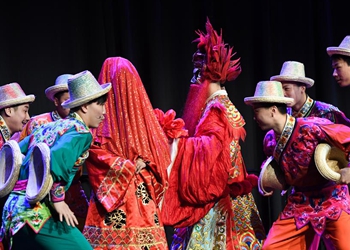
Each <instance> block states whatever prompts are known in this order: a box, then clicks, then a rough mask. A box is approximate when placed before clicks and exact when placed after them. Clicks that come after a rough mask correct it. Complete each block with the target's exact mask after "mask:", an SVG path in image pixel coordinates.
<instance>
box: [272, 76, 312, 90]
mask: <svg viewBox="0 0 350 250" xmlns="http://www.w3.org/2000/svg"><path fill="white" fill-rule="evenodd" d="M270 80H271V81H279V82H281V83H282V82H300V83H304V84H305V85H306V87H307V88H311V87H312V86H314V83H315V81H314V80H313V79H311V78H309V77H293V76H283V75H277V76H271V77H270ZM282 84H283V83H282Z"/></svg>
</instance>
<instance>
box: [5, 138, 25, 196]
mask: <svg viewBox="0 0 350 250" xmlns="http://www.w3.org/2000/svg"><path fill="white" fill-rule="evenodd" d="M22 159H23V158H22V153H21V150H20V148H19V146H18V143H17V142H16V141H14V140H9V141H7V142H6V143H5V144H4V145H3V146H2V148H1V150H0V198H2V197H4V196H6V195H8V194H9V193H10V192H11V191H12V189H13V188H14V186H15V184H16V182H17V180H18V175H19V170H20V168H21V165H22Z"/></svg>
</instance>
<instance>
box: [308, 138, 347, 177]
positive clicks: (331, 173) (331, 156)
mask: <svg viewBox="0 0 350 250" xmlns="http://www.w3.org/2000/svg"><path fill="white" fill-rule="evenodd" d="M314 159H315V164H316V167H317V169H318V171H319V172H320V174H321V175H322V176H323V177H324V178H325V179H327V180H332V181H338V180H339V179H340V174H339V173H338V171H339V170H340V169H342V168H346V167H347V166H348V161H347V159H346V157H345V152H344V151H342V150H341V149H339V148H337V147H334V146H331V145H329V144H328V143H320V144H318V145H317V147H316V149H315V154H314Z"/></svg>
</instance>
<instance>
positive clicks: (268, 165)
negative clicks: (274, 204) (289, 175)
mask: <svg viewBox="0 0 350 250" xmlns="http://www.w3.org/2000/svg"><path fill="white" fill-rule="evenodd" d="M285 187H286V180H285V178H284V174H283V172H282V170H281V168H280V167H279V166H278V164H277V162H276V161H275V159H274V158H273V156H270V157H269V158H267V159H266V161H265V162H264V163H263V165H262V168H261V171H260V175H259V179H258V189H259V192H260V193H261V194H262V195H264V196H268V195H271V194H272V193H273V191H274V190H275V189H278V190H284V189H285Z"/></svg>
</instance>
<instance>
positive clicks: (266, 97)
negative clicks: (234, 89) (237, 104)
mask: <svg viewBox="0 0 350 250" xmlns="http://www.w3.org/2000/svg"><path fill="white" fill-rule="evenodd" d="M244 102H245V103H246V104H248V105H252V104H254V103H261V102H264V103H265V102H268V103H285V104H291V103H292V102H293V98H289V97H285V96H284V94H283V89H282V84H281V83H280V82H277V81H260V82H258V84H257V85H256V88H255V93H254V96H251V97H245V98H244Z"/></svg>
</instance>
